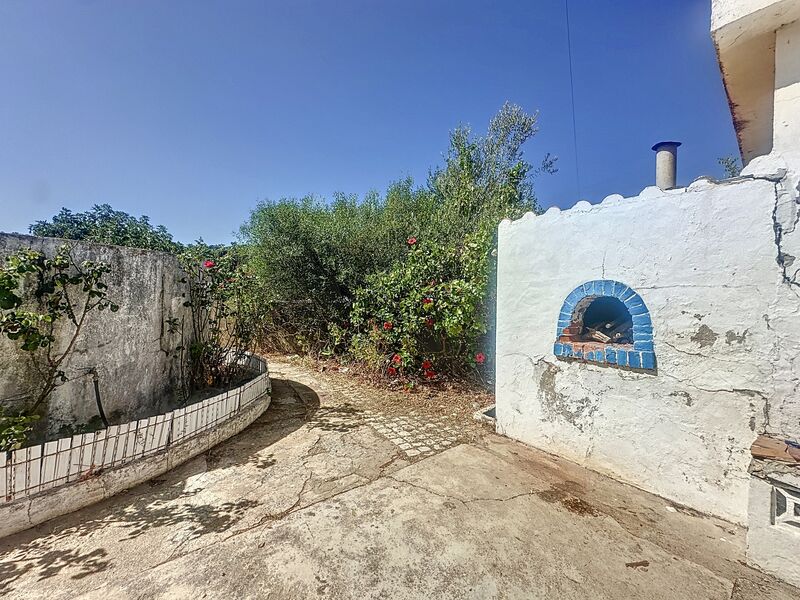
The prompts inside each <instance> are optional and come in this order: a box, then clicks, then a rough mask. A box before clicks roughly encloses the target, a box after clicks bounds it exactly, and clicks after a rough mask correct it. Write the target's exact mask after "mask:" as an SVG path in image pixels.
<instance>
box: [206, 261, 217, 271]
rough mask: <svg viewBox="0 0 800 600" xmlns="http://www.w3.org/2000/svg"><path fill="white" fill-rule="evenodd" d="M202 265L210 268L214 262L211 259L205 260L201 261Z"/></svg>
mask: <svg viewBox="0 0 800 600" xmlns="http://www.w3.org/2000/svg"><path fill="white" fill-rule="evenodd" d="M203 266H204V267H205V268H206V269H210V268H211V267H215V266H216V263H215V262H214V261H213V260H207V261H206V262H204V263H203Z"/></svg>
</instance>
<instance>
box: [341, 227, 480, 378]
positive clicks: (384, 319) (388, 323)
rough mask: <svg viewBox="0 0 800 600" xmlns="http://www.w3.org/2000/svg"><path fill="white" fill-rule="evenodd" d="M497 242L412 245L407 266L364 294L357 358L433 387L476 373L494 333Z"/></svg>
mask: <svg viewBox="0 0 800 600" xmlns="http://www.w3.org/2000/svg"><path fill="white" fill-rule="evenodd" d="M490 242H491V238H490V236H489V235H487V234H486V233H485V232H484V233H482V234H481V233H476V234H472V235H470V236H469V238H468V239H467V240H466V241H465V242H464V243H463V244H460V245H459V246H458V247H454V246H444V245H442V244H439V243H435V242H429V241H425V240H418V239H416V238H411V239H410V240H409V244H408V245H409V250H408V255H407V257H406V259H405V260H402V261H398V262H397V263H395V265H394V266H393V268H391V269H389V270H388V271H384V272H381V273H377V274H375V275H373V276H371V277H370V278H369V280H368V281H367V285H366V286H365V287H364V288H362V289H360V290H359V292H358V294H357V297H356V301H355V303H354V304H353V310H352V323H353V327H354V331H355V333H354V335H353V341H352V343H351V350H352V352H353V356H354V357H355V358H356V359H358V360H362V361H364V362H365V363H367V364H368V365H369V366H371V367H372V368H374V369H376V370H386V372H387V373H388V374H390V375H396V374H400V375H418V376H425V377H427V378H429V379H430V378H433V377H434V376H435V375H436V374H437V373H438V372H450V373H454V372H455V373H463V371H464V367H466V366H471V365H474V364H475V363H474V357H475V356H476V354H478V349H477V346H478V343H479V340H480V339H481V336H482V335H484V334H485V333H486V331H487V322H486V314H485V311H484V310H483V308H484V301H485V292H486V283H487V277H488V270H489V261H488V257H487V254H488V253H489V251H490V247H491V245H490Z"/></svg>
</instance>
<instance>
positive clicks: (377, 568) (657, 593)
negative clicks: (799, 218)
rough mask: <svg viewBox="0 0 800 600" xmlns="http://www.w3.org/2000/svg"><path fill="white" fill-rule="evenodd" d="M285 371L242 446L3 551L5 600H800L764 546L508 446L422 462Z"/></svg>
mask: <svg viewBox="0 0 800 600" xmlns="http://www.w3.org/2000/svg"><path fill="white" fill-rule="evenodd" d="M272 371H273V374H274V376H275V379H274V397H273V405H272V406H271V407H270V409H269V410H268V411H267V412H266V413H265V414H264V415H263V416H262V417H261V418H260V419H259V420H258V421H257V422H256V423H254V424H253V425H252V426H251V427H250V428H248V429H247V430H245V431H244V432H242V433H241V434H239V435H238V436H236V437H235V438H233V439H231V440H229V441H228V442H225V443H223V444H221V445H220V446H218V447H216V448H215V449H213V450H212V451H211V452H209V453H208V454H206V455H204V456H201V457H198V458H196V459H194V460H192V461H191V462H189V463H187V464H186V465H184V466H182V467H181V468H179V469H176V470H175V471H172V472H170V473H169V474H167V475H165V476H163V477H162V478H161V479H158V480H155V481H151V482H149V483H146V484H143V485H141V486H138V487H137V488H134V489H133V490H130V491H129V492H127V493H125V494H122V495H120V496H117V497H115V498H112V499H110V500H107V501H104V502H102V503H100V504H96V505H94V506H92V507H89V508H87V509H85V510H83V511H80V512H77V513H74V514H72V515H69V516H66V517H63V518H60V519H56V520H54V521H51V522H49V523H45V524H43V525H41V526H39V527H37V528H35V529H32V530H29V531H27V532H23V533H21V534H17V535H15V536H12V537H10V538H6V539H5V540H0V595H5V596H8V597H13V598H48V599H49V600H55V599H57V598H76V597H80V598H115V599H116V598H275V599H288V598H313V597H329V598H426V599H427V598H525V599H530V598H558V599H566V598H648V599H650V598H665V599H666V598H669V599H671V600H674V599H679V598H691V599H693V600H697V599H702V598H735V599H737V600H743V599H745V598H748V599H749V598H753V599H755V598H759V599H779V598H780V599H788V598H797V597H798V590H796V589H795V588H791V587H790V586H786V585H783V584H780V583H778V582H776V581H775V580H774V579H772V578H770V577H767V576H765V575H763V574H760V573H758V572H757V571H754V570H752V569H749V568H747V567H746V566H743V564H742V562H741V561H742V557H743V548H744V532H743V531H742V530H741V529H740V528H738V527H735V526H733V525H731V524H729V523H726V522H724V521H720V520H716V519H711V518H706V517H702V516H698V515H694V514H691V513H689V512H688V511H686V510H684V509H681V508H680V507H675V506H672V505H670V503H669V502H667V501H665V500H663V499H661V498H658V497H656V496H652V495H650V494H647V493H645V492H641V491H639V490H636V489H635V488H631V487H629V486H626V485H623V484H620V483H618V482H615V481H613V480H611V479H608V478H606V477H603V476H601V475H598V474H596V473H592V472H590V471H587V470H585V469H582V468H580V467H578V466H576V465H574V464H572V463H569V462H567V461H563V460H560V459H557V458H554V457H552V456H549V455H547V454H544V453H542V452H538V451H535V450H532V449H530V448H526V447H524V446H522V445H519V444H517V443H514V442H511V441H509V440H506V439H504V438H501V437H498V436H496V435H494V434H491V433H488V432H487V433H486V434H485V435H482V436H478V437H477V438H476V437H475V436H474V435H473V436H471V437H470V442H469V443H458V440H456V441H455V442H454V444H453V445H451V446H450V447H447V446H446V445H439V447H440V449H439V450H436V451H433V450H431V452H428V453H420V454H416V455H409V454H408V453H407V452H406V451H405V450H404V448H402V447H400V444H402V443H409V442H408V440H405V441H399V440H397V438H396V437H393V436H395V435H396V431H395V430H394V429H392V428H391V427H389V426H387V425H386V422H385V418H384V417H383V416H382V415H380V414H379V411H378V412H376V410H375V404H374V403H372V404H371V405H370V407H369V408H365V407H364V406H362V405H360V404H359V400H358V398H359V397H363V396H364V395H365V394H378V395H379V392H375V391H371V390H367V389H361V390H359V391H358V393H357V394H356V395H355V396H354V394H353V389H354V388H353V386H352V385H349V386H347V389H342V388H341V384H340V383H337V382H335V381H331V380H330V379H326V378H325V377H323V376H321V375H319V374H317V373H312V372H310V371H305V370H303V369H302V368H301V367H298V366H296V365H292V364H287V363H278V364H273V365H272ZM424 419H425V417H424V415H423V416H420V415H418V414H417V415H414V416H413V419H412V420H411V421H408V420H407V421H406V423H408V422H413V423H417V422H418V421H419V422H421V421H424ZM376 422H377V423H378V424H380V425H381V426H382V428H383V430H384V434H381V433H379V429H381V427H377V426H376ZM432 422H436V423H438V421H435V420H434V421H432ZM437 428H440V429H441V430H442V431H445V434H443V437H442V439H451V438H452V429H453V427H452V426H447V425H446V424H445V425H441V427H439V426H438V425H437ZM430 429H431V428H426V432H425V436H427V438H428V439H429V442H426V443H429V444H433V445H436V444H435V443H436V439H437V438H436V436H435V435H434V434H432V433H431V432H430ZM400 431H401V432H403V431H405V430H402V428H401V429H400ZM413 433H414V432H413V431H409V432H408V435H410V436H411V437H412V438H413ZM431 436H433V437H431ZM392 439H395V442H393V441H391V440H392ZM430 440H432V441H430ZM431 448H432V446H431Z"/></svg>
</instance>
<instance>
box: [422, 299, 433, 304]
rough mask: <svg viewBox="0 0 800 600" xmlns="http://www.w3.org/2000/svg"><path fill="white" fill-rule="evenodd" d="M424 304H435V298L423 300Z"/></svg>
mask: <svg viewBox="0 0 800 600" xmlns="http://www.w3.org/2000/svg"><path fill="white" fill-rule="evenodd" d="M422 303H423V304H433V298H423V299H422Z"/></svg>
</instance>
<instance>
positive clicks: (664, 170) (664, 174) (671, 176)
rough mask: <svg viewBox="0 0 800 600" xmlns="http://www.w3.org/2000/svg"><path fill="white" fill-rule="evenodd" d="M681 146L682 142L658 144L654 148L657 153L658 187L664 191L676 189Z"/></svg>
mask: <svg viewBox="0 0 800 600" xmlns="http://www.w3.org/2000/svg"><path fill="white" fill-rule="evenodd" d="M680 145H681V143H680V142H658V143H657V144H656V145H655V146H653V151H654V152H655V153H656V185H657V186H658V187H660V188H661V189H662V190H671V189H672V188H674V187H676V183H675V182H676V180H677V175H678V146H680Z"/></svg>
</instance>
